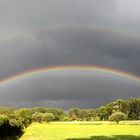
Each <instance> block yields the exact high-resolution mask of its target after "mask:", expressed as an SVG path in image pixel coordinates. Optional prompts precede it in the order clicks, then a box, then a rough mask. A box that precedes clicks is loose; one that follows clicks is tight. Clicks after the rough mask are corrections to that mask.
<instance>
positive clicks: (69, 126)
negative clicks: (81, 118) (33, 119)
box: [20, 122, 140, 140]
mask: <svg viewBox="0 0 140 140" xmlns="http://www.w3.org/2000/svg"><path fill="white" fill-rule="evenodd" d="M100 123H101V122H95V124H94V123H93V124H92V123H79V122H78V123H76V122H74V123H51V124H38V123H34V124H32V125H30V127H28V128H27V129H26V131H25V134H24V135H23V136H22V138H21V139H20V140H140V125H132V124H130V122H127V123H128V124H126V122H125V123H120V125H115V124H109V123H108V122H105V123H104V124H100Z"/></svg>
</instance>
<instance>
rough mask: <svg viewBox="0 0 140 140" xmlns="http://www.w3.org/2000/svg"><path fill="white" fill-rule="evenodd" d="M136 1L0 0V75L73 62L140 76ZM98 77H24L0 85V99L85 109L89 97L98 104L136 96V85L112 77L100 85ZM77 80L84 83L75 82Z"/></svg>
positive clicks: (139, 42) (137, 3) (7, 75)
mask: <svg viewBox="0 0 140 140" xmlns="http://www.w3.org/2000/svg"><path fill="white" fill-rule="evenodd" d="M138 5H139V1H138V0H135V1H131V0H123V1H122V0H117V1H116V0H86V1H85V0H59V1H56V0H39V1H38V0H30V1H27V0H21V1H19V0H13V1H4V0H0V79H3V78H7V77H10V76H12V75H14V74H16V73H19V72H23V71H27V70H30V69H36V68H39V67H45V66H46V67H47V66H55V65H79V64H91V65H99V66H105V67H113V68H116V69H120V70H124V71H127V72H132V73H134V74H137V75H140V63H139V59H140V55H139V54H140V39H139V38H138V35H139V33H140V29H139V24H140V20H139V19H140V10H139V7H138ZM127 33H128V34H127ZM16 36H17V37H16ZM136 36H137V37H136ZM71 76H72V77H73V75H71ZM57 78H58V80H59V82H57ZM98 78H99V77H98ZM98 78H97V77H96V80H91V79H90V77H89V76H87V77H84V78H83V77H82V78H81V76H79V77H78V79H76V80H77V82H75V84H73V81H76V80H75V79H74V77H73V78H72V79H71V78H70V77H69V76H64V77H63V76H62V78H59V76H56V77H55V78H54V79H55V80H54V79H53V77H52V79H53V80H52V79H51V78H50V79H49V81H46V80H44V79H43V78H41V79H39V80H37V82H35V81H33V82H32V80H29V81H28V80H27V79H26V82H22V81H21V82H20V81H19V83H17V84H15V85H13V84H11V85H9V86H5V87H2V86H1V87H0V90H1V93H0V94H1V101H0V102H1V104H4V100H5V101H7V103H9V104H14V102H15V100H16V102H20V100H21V101H22V102H21V104H22V105H23V104H26V105H27V104H30V105H34V104H38V105H39V104H40V105H41V104H45V103H46V102H47V104H50V106H51V105H52V106H55V105H58V106H59V105H60V106H67V107H68V106H70V104H73V105H75V103H77V106H80V105H81V106H82V107H90V105H91V104H88V102H90V103H91V102H92V101H93V102H95V103H94V105H100V104H101V103H105V102H106V101H109V100H111V99H114V98H119V97H124V98H125V97H130V96H131V94H132V92H133V93H134V94H133V96H134V97H136V96H138V90H139V88H138V86H136V87H132V88H128V85H129V87H131V86H130V83H129V84H128V83H126V84H125V83H123V85H124V87H121V85H118V83H117V84H116V82H115V81H116V79H115V81H114V82H113V84H112V83H110V82H108V83H105V85H104V82H105V80H101V81H100V82H98V80H97V79H98ZM82 79H86V82H80V81H81V80H82ZM99 79H100V78H99ZM69 80H71V82H70V81H69ZM51 81H53V82H51ZM54 81H55V82H57V83H54ZM63 81H65V82H63ZM67 81H68V83H67ZM118 81H119V80H118ZM46 82H47V84H46V85H45V83H46ZM110 84H111V86H110ZM97 85H98V86H97ZM134 85H135V84H132V86H134ZM84 86H85V87H84ZM104 86H105V87H104ZM83 87H84V88H83ZM100 87H102V88H100ZM108 87H109V88H108ZM93 89H94V90H95V91H94V94H93V92H92V91H93ZM104 89H106V90H104ZM117 89H120V91H119V93H121V94H118V92H117ZM10 92H12V94H10ZM46 92H47V93H46ZM5 93H6V94H5ZM65 93H67V94H65ZM85 93H86V94H85ZM102 94H106V98H102ZM87 96H88V99H87ZM7 99H9V101H8V100H7ZM96 99H99V100H96ZM29 100H30V103H29V102H28V101H29ZM84 101H85V102H84ZM96 101H98V103H97V102H96ZM31 102H32V103H31ZM81 102H82V103H81ZM66 103H67V105H66ZM5 104H6V103H5ZM21 104H20V105H21ZM94 105H93V106H94Z"/></svg>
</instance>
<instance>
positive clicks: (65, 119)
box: [62, 117, 70, 122]
mask: <svg viewBox="0 0 140 140" xmlns="http://www.w3.org/2000/svg"><path fill="white" fill-rule="evenodd" d="M62 121H64V122H67V121H70V118H69V117H64V118H63V119H62Z"/></svg>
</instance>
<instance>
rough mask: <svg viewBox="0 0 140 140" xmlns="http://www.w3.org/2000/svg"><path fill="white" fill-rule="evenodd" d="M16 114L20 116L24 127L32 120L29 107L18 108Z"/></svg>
mask: <svg viewBox="0 0 140 140" xmlns="http://www.w3.org/2000/svg"><path fill="white" fill-rule="evenodd" d="M16 115H17V117H19V118H20V120H21V122H22V123H23V124H24V126H25V127H27V126H28V125H29V124H30V123H31V122H32V116H31V113H30V110H29V109H26V108H22V109H19V110H17V111H16Z"/></svg>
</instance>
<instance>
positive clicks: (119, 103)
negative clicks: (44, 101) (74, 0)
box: [0, 98, 140, 140]
mask: <svg viewBox="0 0 140 140" xmlns="http://www.w3.org/2000/svg"><path fill="white" fill-rule="evenodd" d="M124 119H125V120H140V98H130V99H127V100H124V99H117V100H115V101H113V102H110V103H108V104H106V105H103V106H101V107H99V108H96V109H80V108H71V109H69V110H68V111H65V110H63V109H58V108H47V107H34V108H20V109H16V108H12V107H10V108H7V107H0V139H3V140H4V137H5V136H7V137H9V139H10V140H12V139H13V140H14V139H17V137H20V136H21V135H22V133H23V132H24V129H25V128H26V127H28V126H29V125H30V124H31V123H32V122H38V123H43V122H47V123H49V122H51V121H104V120H110V121H115V122H116V123H118V122H119V121H120V120H124ZM6 140H7V138H6Z"/></svg>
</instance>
